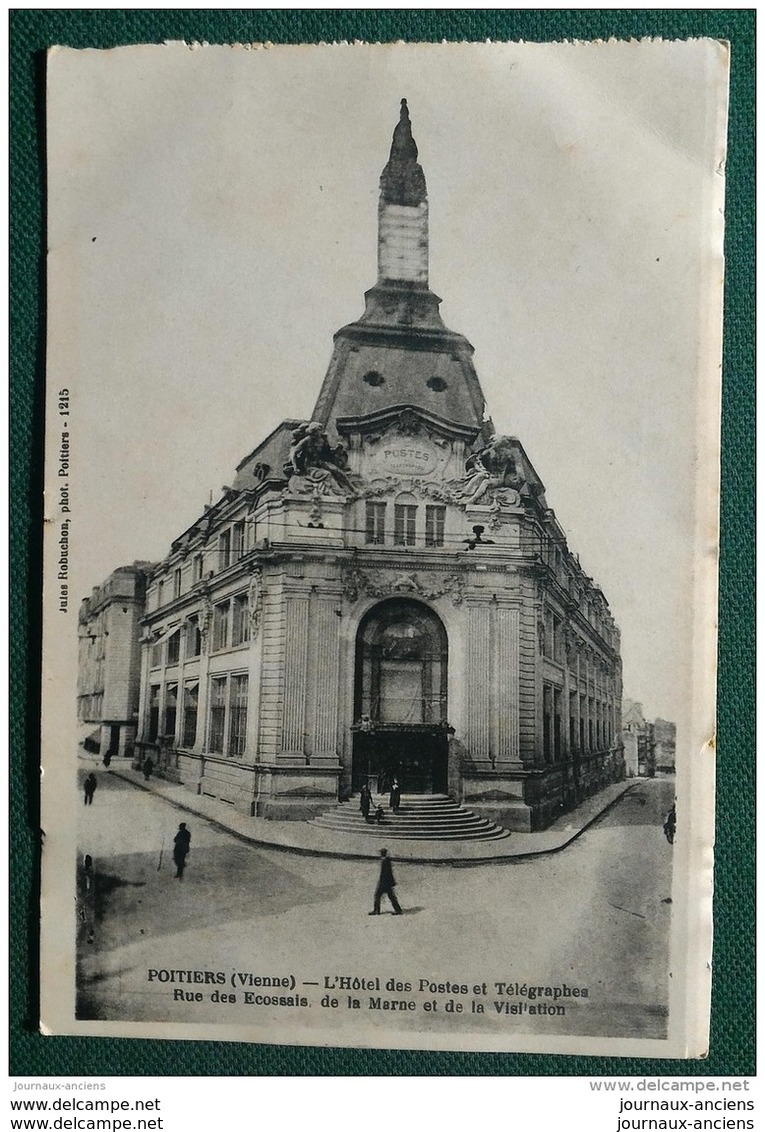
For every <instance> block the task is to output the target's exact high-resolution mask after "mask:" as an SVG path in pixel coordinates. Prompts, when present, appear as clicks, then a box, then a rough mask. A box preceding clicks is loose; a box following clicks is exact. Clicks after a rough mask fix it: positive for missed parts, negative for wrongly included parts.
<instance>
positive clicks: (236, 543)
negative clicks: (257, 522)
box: [231, 521, 244, 562]
mask: <svg viewBox="0 0 765 1132" xmlns="http://www.w3.org/2000/svg"><path fill="white" fill-rule="evenodd" d="M232 536H233V538H232V543H231V561H232V562H238V561H239V559H240V558H241V557H242V555H243V554H244V522H243V521H242V522H239V523H234V526H233V528H232Z"/></svg>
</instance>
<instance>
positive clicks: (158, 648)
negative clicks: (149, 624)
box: [149, 641, 162, 668]
mask: <svg viewBox="0 0 765 1132" xmlns="http://www.w3.org/2000/svg"><path fill="white" fill-rule="evenodd" d="M149 663H150V664H151V667H152V668H159V666H160V665H161V664H162V645H161V644H160V643H159V641H155V642H154V644H153V645H152V646H151V659H150V662H149Z"/></svg>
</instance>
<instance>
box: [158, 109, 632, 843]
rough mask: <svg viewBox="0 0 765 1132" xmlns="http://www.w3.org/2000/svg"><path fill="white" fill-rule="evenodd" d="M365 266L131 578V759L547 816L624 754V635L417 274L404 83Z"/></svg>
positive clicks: (525, 821) (319, 804) (163, 768)
mask: <svg viewBox="0 0 765 1132" xmlns="http://www.w3.org/2000/svg"><path fill="white" fill-rule="evenodd" d="M378 222H379V227H378V279H377V282H376V284H375V285H374V286H373V287H372V288H371V289H370V290H369V291H368V292H367V293H366V296H365V310H364V313H363V314H362V315H361V317H360V318H359V319H358V320H357V321H355V322H352V323H350V324H349V325H347V326H344V327H342V328H341V329H340V330H338V332H337V333H336V335H335V341H334V351H333V354H332V359H331V361H330V365H329V369H328V371H327V374H326V377H325V379H324V383H323V385H322V387H321V389H320V391H319V395H318V400H317V402H316V405H315V408H314V410H313V413H312V415H311V418H310V420H304V421H301V420H297V419H291V420H286V421H284V422H282V424H281V425H279V426H278V427H277V428H276V429H275V430H274V431H273V432H272V433H271V434H270V435H269V436H267V437H266V438H265V439H264V440H263V441H262V442H261V443H260V444H259V445H258V447H256V448H255V449H254V451H253V452H251V453H250V454H249V455H248V456H247V457H246V458H245V459H244V460H243V461H242V462H241V463H240V464H239V466H238V468H237V469H236V475H235V477H234V479H233V482H232V484H231V486H230V487H227V488H226V489H224V491H223V494H222V496H221V498H220V499H218V500H217V501H216V502H215V503H214V504H212V505H211V506H210V507H209V508H207V509H205V511H204V513H203V514H202V515H201V516H200V518H199V519H198V521H197V522H195V523H194V524H193V525H192V526H191V527H189V528H188V529H187V530H185V531H184V532H182V533H181V534H180V536H179V537H178V538H177V539H176V540H175V541H174V542H173V544H172V547H171V549H170V552H169V554H168V555H167V557H166V558H165V559H164V561H162V562H161V563H160V564H159V565H158V566H157V567H156V569H155V570H154V572H153V574H152V576H151V578H150V580H149V584H148V589H147V613H146V617H145V619H144V621H143V625H142V635H141V702H140V709H139V717H140V725H139V726H140V734H139V738H138V743H137V746H136V751H137V755H136V765H140V763H141V762H142V761H143V760H144V759H145V758H146V757H148V756H150V757H151V758H152V762H153V763H154V764H155V766H156V767H157V772H158V773H160V774H162V775H165V776H167V777H169V778H173V779H175V780H177V781H179V782H182V783H183V784H184V785H185V786H186V787H187V788H188V789H189V790H191V791H194V792H198V793H201V794H206V795H210V796H211V797H214V798H218V799H221V800H222V801H224V802H227V803H229V804H231V805H233V806H235V807H236V808H237V809H239V810H241V811H243V812H245V813H248V814H251V815H256V816H260V817H266V818H273V819H280V818H283V819H292V820H295V819H298V820H299V819H304V818H309V817H311V816H312V815H315V814H317V813H319V812H321V811H323V810H326V809H328V808H329V807H331V806H332V804H333V803H335V802H336V801H337V799H338V798H339V797H343V796H347V795H349V794H353V793H355V792H357V791H358V790H359V789H360V787H361V785H362V783H363V782H365V781H367V782H370V783H371V785H372V786H373V788H374V787H376V788H379V789H380V790H382V789H384V788H385V787H386V785H387V784H388V783H389V782H390V780H391V779H392V777H393V776H394V775H395V776H396V777H397V778H398V780H399V782H400V784H401V787H402V790H403V792H404V793H405V794H407V793H449V794H451V795H452V796H453V797H454V798H455V799H456V800H457V801H460V802H464V803H466V804H467V805H469V806H470V807H471V809H473V810H475V811H476V812H478V813H481V814H484V815H485V816H487V817H490V818H492V819H493V820H495V821H497V822H499V823H500V824H502V825H505V826H507V827H509V828H511V829H520V830H534V829H541V828H544V827H545V826H546V825H548V824H549V823H550V821H552V820H553V819H554V818H555V817H556V816H558V815H559V814H560V813H561V812H562V811H563V810H565V809H568V808H571V807H572V806H574V805H575V804H576V803H577V802H578V801H579V800H581V799H582V798H584V797H586V796H588V795H590V794H592V793H594V792H596V791H598V790H600V789H602V788H603V787H605V786H606V785H607V784H608V783H610V782H612V781H615V780H617V779H619V778H621V777H623V775H624V763H623V756H622V750H621V745H620V738H619V737H620V734H621V721H620V705H621V660H620V653H619V631H618V629H617V627H616V625H615V623H614V620H613V617H612V616H611V613H610V610H609V607H608V603H607V601H606V598H605V596H604V594H603V592H602V590H601V589H600V588H599V586H598V585H596V583H595V582H594V581H593V580H592V579H591V578H590V577H588V576H587V575H586V573H585V572H584V571H583V570H582V568H581V566H580V564H579V561H578V558H577V557H576V556H575V555H574V554H573V553H572V552H571V551H570V549H569V547H568V545H567V542H566V537H565V534H564V532H563V530H562V528H561V527H560V525H559V523H558V522H557V520H556V517H555V515H554V513H553V511H552V510H551V509H550V508H549V507H548V505H547V502H546V499H545V492H544V485H543V483H542V481H541V479H540V478H539V476H538V474H537V472H536V471H535V469H534V467H533V466H532V464H531V462H530V460H529V458H528V456H527V454H526V452H525V451H524V449H523V446H522V444H521V442H520V441H519V440H518V439H517V438H515V437H513V436H505V435H499V434H497V433H496V431H495V429H494V426H493V424H492V422H491V419H490V418H489V416H488V414H487V411H486V406H485V403H484V398H483V394H482V391H481V387H480V384H479V381H478V377H477V375H476V371H475V368H474V365H473V348H472V346H471V345H470V343H469V342H468V341H467V339H465V338H464V337H463V336H462V335H460V334H458V333H455V332H454V331H451V330H449V329H448V328H447V327H446V326H445V325H444V324H443V322H442V320H441V316H440V314H439V304H440V299H439V298H438V297H437V296H436V295H435V294H434V293H433V292H432V291H431V290H430V287H429V281H428V241H429V234H428V199H427V190H426V183H425V177H424V174H423V170H422V168H421V166H420V164H419V161H418V152H417V147H416V144H415V142H414V139H413V137H412V132H411V124H410V120H409V114H408V109H407V106H406V103H405V101H402V106H401V114H400V120H399V122H398V124H397V126H396V128H395V131H394V134H393V141H392V146H391V151H390V157H389V160H388V163H387V164H386V165H385V168H384V170H383V173H382V176H381V179H380V198H379V206H378Z"/></svg>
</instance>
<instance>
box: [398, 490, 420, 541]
mask: <svg viewBox="0 0 765 1132" xmlns="http://www.w3.org/2000/svg"><path fill="white" fill-rule="evenodd" d="M416 539H417V500H416V499H415V498H414V496H413V495H410V494H409V493H408V492H402V493H401V495H399V496H397V497H396V502H395V503H394V505H393V541H394V543H395V544H396V546H414V544H415V542H416Z"/></svg>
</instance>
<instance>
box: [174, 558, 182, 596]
mask: <svg viewBox="0 0 765 1132" xmlns="http://www.w3.org/2000/svg"><path fill="white" fill-rule="evenodd" d="M180 596H181V568H180V566H178V567H176V569H175V570H173V597H180Z"/></svg>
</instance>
